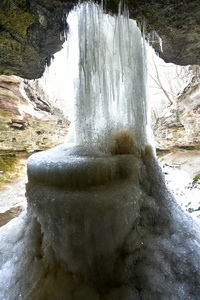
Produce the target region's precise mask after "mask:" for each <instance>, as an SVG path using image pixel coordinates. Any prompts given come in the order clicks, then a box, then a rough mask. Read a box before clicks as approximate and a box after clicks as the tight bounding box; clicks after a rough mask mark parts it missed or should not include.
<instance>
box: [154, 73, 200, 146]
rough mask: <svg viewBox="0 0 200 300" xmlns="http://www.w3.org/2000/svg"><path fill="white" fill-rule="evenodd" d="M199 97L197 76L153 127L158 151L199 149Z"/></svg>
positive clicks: (199, 88)
mask: <svg viewBox="0 0 200 300" xmlns="http://www.w3.org/2000/svg"><path fill="white" fill-rule="evenodd" d="M199 95H200V84H199V76H197V77H196V76H193V77H192V78H191V82H189V83H188V85H187V86H186V87H185V88H184V89H183V91H182V92H181V93H180V95H179V96H178V97H177V102H176V104H175V105H172V106H171V107H170V106H169V107H168V108H167V109H166V110H165V114H163V115H161V116H160V117H158V118H157V121H156V122H155V123H154V125H153V131H154V135H155V139H156V142H157V148H158V149H162V150H172V149H173V148H182V149H190V150H191V149H200V133H199V128H200V102H199Z"/></svg>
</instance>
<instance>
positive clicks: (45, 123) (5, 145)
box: [0, 75, 69, 153]
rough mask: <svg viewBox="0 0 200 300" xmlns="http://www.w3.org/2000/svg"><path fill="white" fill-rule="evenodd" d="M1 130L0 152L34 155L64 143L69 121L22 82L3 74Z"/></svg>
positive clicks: (0, 95) (0, 92)
mask: <svg viewBox="0 0 200 300" xmlns="http://www.w3.org/2000/svg"><path fill="white" fill-rule="evenodd" d="M25 91H26V92H25ZM27 95H28V96H27ZM0 127H1V128H0V151H3V152H4V153H5V152H34V151H39V150H45V149H48V148H50V147H54V146H56V145H58V144H61V143H63V142H64V140H65V137H66V134H67V131H68V127H69V121H68V120H67V118H66V117H64V116H63V115H62V113H61V112H59V111H58V110H56V109H54V108H53V107H52V106H51V105H50V104H49V103H47V102H45V101H43V100H42V99H40V98H39V97H38V96H37V95H35V94H34V91H32V90H31V87H30V86H28V84H24V82H23V80H22V79H20V78H18V77H15V76H5V75H2V76H0Z"/></svg>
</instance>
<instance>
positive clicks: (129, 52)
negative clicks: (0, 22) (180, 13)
mask: <svg viewBox="0 0 200 300" xmlns="http://www.w3.org/2000/svg"><path fill="white" fill-rule="evenodd" d="M72 15H73V16H74V17H73V24H70V26H71V28H73V27H75V28H76V29H77V31H74V32H73V34H72V33H71V35H70V36H69V38H68V41H69V47H70V45H73V47H74V45H75V44H77V49H78V53H79V63H78V65H77V71H78V72H77V78H74V97H75V109H74V111H75V115H74V126H72V127H74V128H75V129H74V131H73V130H72V131H71V133H70V138H68V143H66V144H64V145H61V146H59V147H56V148H54V149H51V150H48V151H45V152H41V153H37V154H34V155H32V156H31V157H30V158H29V161H28V178H29V182H28V184H27V193H26V195H27V200H28V210H27V213H26V214H23V215H21V216H20V217H19V218H18V219H15V220H13V221H11V222H10V223H8V224H7V225H5V226H4V227H2V228H1V229H0V236H1V244H0V254H1V255H0V298H1V299H6V300H13V299H17V300H18V299H24V300H35V299H40V300H51V299H52V300H55V299H56V300H61V299H62V300H86V299H87V300H139V299H141V300H151V299H152V300H160V299H161V300H169V299H174V300H176V299H180V300H183V299H187V300H188V299H192V300H198V299H200V236H199V229H200V228H199V225H197V224H196V223H195V221H193V220H192V219H191V217H190V216H189V215H188V214H186V213H185V212H183V211H182V209H181V208H180V207H179V206H178V205H177V204H176V201H175V199H174V197H173V195H172V194H171V193H170V191H169V190H168V188H167V187H166V185H165V180H164V177H163V174H162V172H161V169H160V167H159V165H158V162H157V160H156V157H155V153H154V150H153V148H152V146H151V145H149V143H150V138H149V129H148V128H149V127H148V114H147V112H148V109H147V93H146V73H147V69H146V53H145V52H146V47H145V41H144V40H143V38H142V37H141V33H140V29H139V28H138V27H137V25H136V22H134V21H133V20H129V18H128V12H127V11H126V12H125V13H124V14H123V15H121V14H119V16H115V17H111V16H109V15H107V14H104V13H103V9H102V7H100V6H98V5H97V4H93V3H91V2H89V3H84V4H81V5H80V6H77V7H76V8H75V9H74V11H73V12H72V13H71V16H72ZM69 19H70V17H69ZM71 30H72V29H71ZM73 51H74V53H76V52H77V50H73V49H71V50H70V51H69V60H70V53H71V55H73ZM69 141H70V142H71V143H69ZM72 141H73V143H72Z"/></svg>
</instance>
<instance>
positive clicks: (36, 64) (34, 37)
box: [0, 0, 200, 79]
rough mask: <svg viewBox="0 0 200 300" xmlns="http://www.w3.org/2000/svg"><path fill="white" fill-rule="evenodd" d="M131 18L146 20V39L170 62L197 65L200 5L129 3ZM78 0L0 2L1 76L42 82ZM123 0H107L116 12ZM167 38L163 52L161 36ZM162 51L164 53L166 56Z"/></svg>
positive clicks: (170, 1) (132, 0)
mask: <svg viewBox="0 0 200 300" xmlns="http://www.w3.org/2000/svg"><path fill="white" fill-rule="evenodd" d="M124 2H125V4H126V5H127V6H128V8H129V12H130V17H131V18H133V19H136V20H137V21H139V22H141V23H142V22H143V21H145V23H146V29H145V30H146V35H147V36H152V37H154V38H153V41H152V44H153V46H154V48H155V49H156V51H157V52H159V54H160V56H161V57H162V58H163V59H164V60H165V61H166V62H173V63H175V64H179V65H188V64H190V65H192V64H199V61H200V42H199V34H200V6H199V2H198V1H197V0H196V1H194V0H193V1H189V0H183V1H175V0H162V1H158V0H141V1H135V0H126V1H124ZM76 3H77V1H76V0H71V1H66V0H43V1H42V2H41V1H39V0H31V1H26V0H10V1H3V2H1V3H0V31H1V39H0V53H1V56H0V73H2V74H7V75H11V74H15V75H19V76H21V77H24V78H29V79H30V78H38V77H40V76H41V75H42V73H43V71H44V66H45V63H46V64H48V63H49V61H50V57H51V55H53V54H54V53H55V52H57V51H59V50H60V49H61V47H62V44H63V41H64V35H65V33H66V31H67V24H66V21H65V18H64V16H65V14H67V13H68V12H69V11H70V10H71V9H72V8H73V6H74V5H75V4H76ZM118 3H119V1H113V0H109V1H107V6H106V10H107V12H111V13H117V12H118ZM155 31H157V33H158V35H159V36H160V37H161V38H162V40H163V45H162V49H161V48H160V43H159V39H158V38H155V37H157V34H155ZM162 50H163V52H162Z"/></svg>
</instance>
